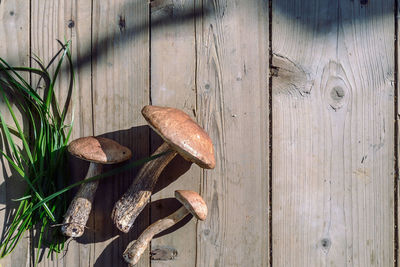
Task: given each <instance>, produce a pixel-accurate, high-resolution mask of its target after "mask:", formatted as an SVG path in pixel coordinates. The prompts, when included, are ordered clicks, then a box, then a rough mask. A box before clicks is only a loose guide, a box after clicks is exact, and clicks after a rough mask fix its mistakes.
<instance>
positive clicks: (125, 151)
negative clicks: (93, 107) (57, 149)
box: [61, 136, 132, 237]
mask: <svg viewBox="0 0 400 267" xmlns="http://www.w3.org/2000/svg"><path fill="white" fill-rule="evenodd" d="M68 151H69V152H70V153H71V154H72V155H74V156H75V157H78V158H80V159H83V160H86V161H89V162H90V165H89V170H88V171H87V174H86V177H85V179H87V178H90V177H93V176H96V175H99V174H100V173H101V171H102V168H103V166H102V164H114V163H119V162H122V161H125V160H128V159H130V158H131V156H132V152H131V151H130V149H129V148H127V147H124V146H122V145H120V144H118V143H117V142H115V141H114V140H111V139H108V138H104V137H94V136H89V137H82V138H79V139H76V140H74V141H72V142H71V143H70V144H69V146H68ZM98 184H99V181H92V182H88V183H84V184H82V185H81V186H80V188H79V191H78V193H77V194H76V195H75V197H74V199H73V200H72V202H71V204H70V205H69V207H68V210H67V212H66V213H65V215H64V223H63V225H62V227H61V232H62V233H63V234H64V235H66V236H70V237H79V236H81V235H83V232H84V228H85V225H86V222H87V220H88V218H89V214H90V210H91V208H92V202H93V198H94V195H95V193H96V190H97V186H98Z"/></svg>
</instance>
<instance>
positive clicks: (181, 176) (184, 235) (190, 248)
mask: <svg viewBox="0 0 400 267" xmlns="http://www.w3.org/2000/svg"><path fill="white" fill-rule="evenodd" d="M190 13H194V1H193V0H189V1H154V2H152V9H151V21H163V22H164V23H160V25H157V26H155V27H153V26H152V28H151V100H152V104H153V105H159V106H169V107H175V108H179V109H181V110H183V111H184V112H186V113H187V114H189V115H190V116H192V117H193V118H194V119H196V84H195V77H196V76H195V75H196V47H195V18H194V17H192V18H184V15H185V14H190ZM160 141H161V140H160V137H158V136H157V134H155V133H154V134H153V135H152V149H153V150H154V149H156V148H157V147H158V146H159V145H160ZM189 168H190V169H189ZM199 184H200V168H199V167H198V166H197V165H196V164H192V165H191V164H189V163H187V162H186V161H185V160H184V159H183V158H182V157H180V156H179V155H178V156H177V157H176V158H175V159H174V160H173V161H172V162H171V163H170V164H169V165H168V166H167V167H166V169H165V170H164V173H163V174H162V176H161V177H160V179H159V182H158V185H157V189H156V190H155V191H158V192H157V193H155V194H153V196H152V198H151V200H152V209H151V221H152V222H155V221H156V220H158V219H161V218H163V217H166V216H168V215H169V214H171V213H172V212H173V211H175V210H177V209H178V208H179V206H180V204H179V202H178V201H177V200H175V198H174V191H175V190H178V189H189V190H194V191H196V192H199V190H200V186H199ZM189 219H190V216H188V218H186V219H185V220H184V221H183V222H182V223H180V224H178V225H177V226H176V227H174V228H173V229H172V230H171V229H169V230H167V231H166V232H165V233H163V234H162V235H161V236H159V237H157V238H155V239H153V240H152V242H151V250H152V262H151V265H152V266H153V267H161V266H177V267H179V266H182V267H184V266H195V261H196V220H195V219H192V220H190V221H188V220H189ZM166 249H169V250H171V249H173V250H174V251H175V254H176V255H175V256H172V257H170V258H168V257H167V258H165V257H164V258H162V260H157V257H154V253H155V252H154V251H156V250H162V251H165V250H166ZM171 258H172V259H171Z"/></svg>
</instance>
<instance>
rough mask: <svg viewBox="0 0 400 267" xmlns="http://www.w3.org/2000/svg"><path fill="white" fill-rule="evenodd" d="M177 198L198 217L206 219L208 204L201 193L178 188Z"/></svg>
mask: <svg viewBox="0 0 400 267" xmlns="http://www.w3.org/2000/svg"><path fill="white" fill-rule="evenodd" d="M175 198H176V199H178V200H179V202H181V203H182V204H183V206H185V208H186V209H188V210H189V211H190V213H191V214H193V215H194V216H195V217H196V218H197V219H199V220H202V221H204V220H205V219H206V217H207V205H206V203H205V202H204V200H203V198H202V197H201V196H200V195H199V194H197V193H196V192H194V191H190V190H176V191H175Z"/></svg>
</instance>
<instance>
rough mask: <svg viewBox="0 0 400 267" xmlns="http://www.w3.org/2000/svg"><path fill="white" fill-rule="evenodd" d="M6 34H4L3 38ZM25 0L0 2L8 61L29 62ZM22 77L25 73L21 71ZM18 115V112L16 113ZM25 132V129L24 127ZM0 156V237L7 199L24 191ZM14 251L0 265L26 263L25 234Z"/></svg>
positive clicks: (2, 50)
mask: <svg viewBox="0 0 400 267" xmlns="http://www.w3.org/2000/svg"><path fill="white" fill-rule="evenodd" d="M5 36H6V38H4V37H5ZM29 37H30V36H29V3H28V2H27V1H7V2H5V3H1V4H0V57H2V58H4V59H5V60H7V61H8V62H9V63H10V64H15V65H24V66H29ZM24 77H25V78H27V77H29V76H27V75H25V74H24ZM0 111H1V112H2V114H3V116H4V119H5V120H6V121H7V123H12V121H13V120H12V117H11V115H10V114H9V112H7V107H6V106H5V105H4V101H3V100H2V99H1V101H0ZM16 115H17V116H18V118H21V116H20V113H19V112H18V113H17V114H16ZM26 132H28V130H27V131H26ZM4 141H5V138H3V136H1V141H0V142H1V143H0V147H1V149H4V147H5V146H4ZM5 162H6V159H5V158H3V157H1V164H0V172H1V175H0V237H1V235H2V233H3V230H4V229H5V227H6V222H7V221H6V220H5V218H8V217H9V216H10V214H11V213H12V212H13V210H14V209H15V208H18V206H17V205H16V203H15V202H13V201H12V200H11V199H14V198H18V196H20V195H22V194H23V193H24V191H25V190H24V188H25V184H24V182H23V181H22V179H21V177H20V176H18V175H16V174H15V173H14V172H13V171H11V169H10V168H9V166H8V164H5ZM16 251H17V253H14V254H12V255H9V256H8V257H7V258H4V259H1V260H0V267H8V266H26V265H29V260H30V259H29V239H28V234H26V235H25V236H24V237H23V238H22V239H21V241H20V243H19V244H18V246H17V249H16Z"/></svg>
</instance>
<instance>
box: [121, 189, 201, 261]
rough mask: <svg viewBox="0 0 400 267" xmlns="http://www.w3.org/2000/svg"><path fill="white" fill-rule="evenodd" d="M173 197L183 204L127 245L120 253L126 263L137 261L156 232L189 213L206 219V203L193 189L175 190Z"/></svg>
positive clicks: (173, 223)
mask: <svg viewBox="0 0 400 267" xmlns="http://www.w3.org/2000/svg"><path fill="white" fill-rule="evenodd" d="M175 197H176V198H177V199H178V200H179V201H180V202H181V203H182V204H183V206H182V207H181V208H179V209H178V210H177V211H175V212H174V213H172V214H171V215H169V216H168V217H166V218H164V219H161V220H158V221H156V222H155V223H153V224H152V225H150V226H149V227H147V229H146V230H144V232H143V233H142V234H141V235H140V236H139V237H138V239H137V240H134V241H132V242H131V243H130V244H129V245H128V247H127V248H126V250H125V252H124V254H123V255H122V256H123V258H124V259H125V261H126V262H127V263H129V264H130V265H135V264H136V263H138V262H139V259H140V257H141V255H142V254H143V252H144V251H145V250H146V248H147V246H148V245H149V243H150V241H151V239H152V238H153V237H154V236H155V235H156V234H158V233H161V232H162V231H164V230H166V229H168V228H170V227H172V226H173V225H175V224H176V223H178V222H179V221H181V220H182V219H183V218H185V217H186V216H187V215H189V214H190V213H191V214H193V216H195V217H196V218H197V219H199V220H202V221H204V220H205V219H206V217H207V205H206V203H205V202H204V200H203V198H202V197H201V196H200V195H199V194H197V193H196V192H194V191H188V190H177V191H175Z"/></svg>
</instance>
